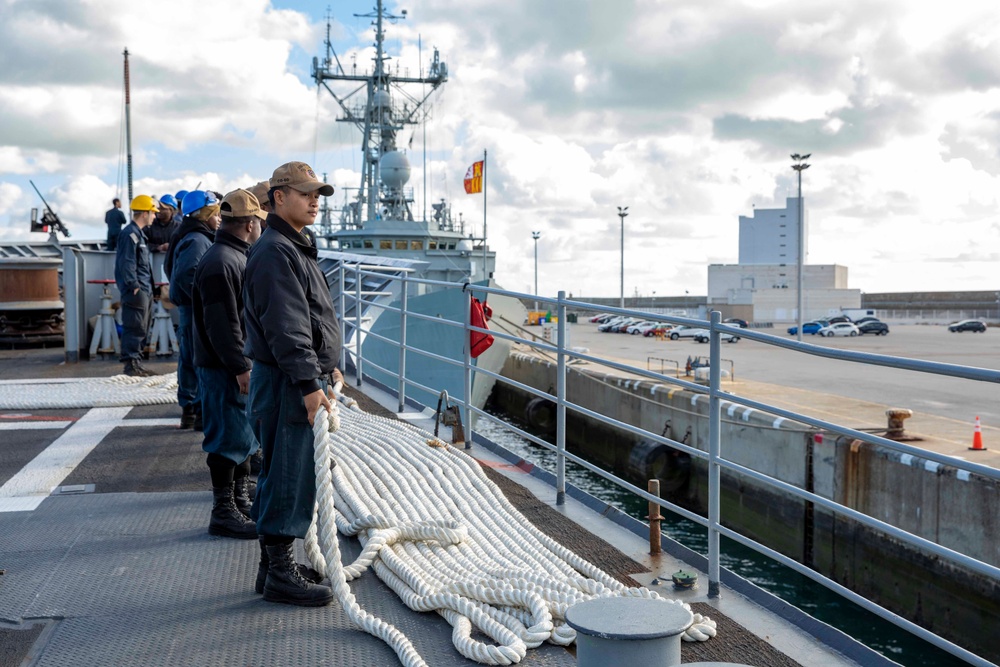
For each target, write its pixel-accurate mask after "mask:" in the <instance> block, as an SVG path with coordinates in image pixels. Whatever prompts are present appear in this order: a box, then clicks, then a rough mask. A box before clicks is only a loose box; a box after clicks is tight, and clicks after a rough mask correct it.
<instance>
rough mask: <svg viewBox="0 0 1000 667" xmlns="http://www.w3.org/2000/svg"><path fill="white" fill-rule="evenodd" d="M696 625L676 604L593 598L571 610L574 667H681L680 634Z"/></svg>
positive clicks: (567, 617)
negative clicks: (573, 637) (574, 641)
mask: <svg viewBox="0 0 1000 667" xmlns="http://www.w3.org/2000/svg"><path fill="white" fill-rule="evenodd" d="M693 621H694V616H693V615H692V614H691V612H690V611H688V610H687V609H685V608H684V607H682V606H681V605H679V604H672V603H669V602H665V601H663V600H652V599H649V598H632V597H621V598H596V599H594V600H587V601H586V602H581V603H579V604H575V605H573V606H572V607H570V608H569V609H568V610H567V611H566V622H567V623H568V624H569V626H570V627H571V628H573V629H574V630H576V633H577V634H576V664H577V666H578V667H607V665H642V666H643V667H674V665H680V664H681V633H683V632H684V631H685V630H686V629H687V628H688V627H689V626H690V625H691V623H692V622H693Z"/></svg>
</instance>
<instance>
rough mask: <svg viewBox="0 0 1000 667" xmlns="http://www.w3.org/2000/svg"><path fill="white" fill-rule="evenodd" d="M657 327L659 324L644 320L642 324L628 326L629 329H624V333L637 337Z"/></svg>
mask: <svg viewBox="0 0 1000 667" xmlns="http://www.w3.org/2000/svg"><path fill="white" fill-rule="evenodd" d="M659 325H660V323H659V322H650V321H649V320H646V321H644V322H639V323H637V324H633V325H631V326H629V328H628V329H626V332H628V333H630V334H632V335H633V336H638V335H639V334H643V335H645V333H646V332H647V331H649V330H650V329H655V328H656V327H658V326H659Z"/></svg>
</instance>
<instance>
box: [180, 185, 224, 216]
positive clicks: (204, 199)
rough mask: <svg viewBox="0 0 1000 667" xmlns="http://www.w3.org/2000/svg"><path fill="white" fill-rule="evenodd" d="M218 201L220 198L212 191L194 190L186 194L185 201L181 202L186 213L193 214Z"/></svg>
mask: <svg viewBox="0 0 1000 667" xmlns="http://www.w3.org/2000/svg"><path fill="white" fill-rule="evenodd" d="M218 202H219V200H218V199H216V198H215V195H214V194H212V193H211V192H206V191H205V190H192V191H191V192H189V193H187V194H186V195H184V201H182V202H181V206H182V207H183V208H184V215H191V214H192V213H194V212H195V211H197V210H199V209H202V208H204V207H206V206H211V205H212V204H217V203H218Z"/></svg>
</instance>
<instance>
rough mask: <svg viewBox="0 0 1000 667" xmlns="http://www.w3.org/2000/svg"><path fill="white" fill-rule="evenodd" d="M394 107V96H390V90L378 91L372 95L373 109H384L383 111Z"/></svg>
mask: <svg viewBox="0 0 1000 667" xmlns="http://www.w3.org/2000/svg"><path fill="white" fill-rule="evenodd" d="M391 106H392V95H390V94H389V91H388V90H376V91H375V92H374V94H372V107H373V108H375V109H377V108H379V107H382V108H383V109H388V108H389V107H391Z"/></svg>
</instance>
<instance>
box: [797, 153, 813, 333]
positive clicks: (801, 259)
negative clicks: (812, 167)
mask: <svg viewBox="0 0 1000 667" xmlns="http://www.w3.org/2000/svg"><path fill="white" fill-rule="evenodd" d="M810 155H812V153H806V154H805V155H799V154H798V153H792V159H793V160H795V164H793V165H792V169H794V170H795V171H796V172H798V175H799V252H798V267H799V268H798V275H797V277H796V283H797V289H796V291H797V292H798V305H797V309H798V327H797V328H796V329H795V338H796V340H798V341H799V342H800V343H801V342H802V270H803V267H802V265H803V264H804V263H805V254H806V233H805V232H806V230H805V210H804V209H805V206H803V204H802V172H803V170H805V169H808V168H809V165H808V164H806V163H805V160H808V159H809V156H810Z"/></svg>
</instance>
